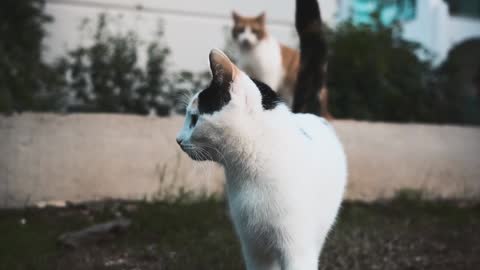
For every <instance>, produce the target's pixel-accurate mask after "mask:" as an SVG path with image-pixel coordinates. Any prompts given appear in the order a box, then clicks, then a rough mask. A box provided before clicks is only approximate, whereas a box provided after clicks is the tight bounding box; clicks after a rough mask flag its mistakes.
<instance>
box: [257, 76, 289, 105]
mask: <svg viewBox="0 0 480 270" xmlns="http://www.w3.org/2000/svg"><path fill="white" fill-rule="evenodd" d="M252 81H253V82H254V83H255V84H256V85H257V87H258V90H260V94H262V106H263V108H264V109H265V110H273V109H274V108H275V107H277V104H279V103H282V102H283V101H282V99H281V98H280V96H279V95H278V94H277V93H276V92H275V91H273V90H272V88H270V86H268V85H267V84H265V83H263V82H261V81H257V80H255V79H252Z"/></svg>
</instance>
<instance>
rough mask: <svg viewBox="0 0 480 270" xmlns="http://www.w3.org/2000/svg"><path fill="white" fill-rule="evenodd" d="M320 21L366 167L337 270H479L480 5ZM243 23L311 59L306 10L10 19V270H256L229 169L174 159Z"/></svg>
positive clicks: (9, 10)
mask: <svg viewBox="0 0 480 270" xmlns="http://www.w3.org/2000/svg"><path fill="white" fill-rule="evenodd" d="M319 4H320V8H321V14H322V19H323V21H324V33H325V37H326V40H327V43H328V59H327V62H328V78H327V86H328V89H329V109H330V112H331V113H332V115H333V117H334V120H332V123H333V125H334V127H335V129H336V131H337V133H338V136H339V137H340V139H341V140H342V142H343V144H344V146H345V150H346V152H347V156H348V163H349V184H348V187H347V191H346V202H345V205H344V207H343V209H342V212H341V214H340V218H339V222H338V225H337V226H336V229H334V231H333V232H332V237H331V239H330V240H329V242H328V243H327V247H326V251H325V254H324V255H322V259H321V261H323V262H324V263H323V264H322V269H472V270H473V269H477V268H478V266H480V260H479V259H478V258H477V256H476V254H478V252H480V250H479V248H480V238H479V237H478V234H475V233H474V232H476V230H477V229H478V226H479V225H480V208H479V204H478V200H479V199H480V169H479V168H480V154H479V153H480V128H479V126H478V125H479V124H480V1H478V0H384V1H380V0H336V1H328V0H319ZM234 10H235V11H237V12H238V13H239V14H241V15H244V16H256V15H258V14H260V13H261V12H263V11H265V12H266V20H267V27H268V32H269V33H270V34H271V35H273V36H274V37H275V38H276V39H278V40H279V41H280V42H281V43H283V44H286V45H288V46H290V47H292V48H298V42H299V41H298V36H297V33H296V31H295V27H294V20H295V18H294V14H295V1H293V0H289V1H287V0H282V1H277V0H265V1H253V0H241V1H240V0H230V1H222V0H204V1H187V0H176V1H166V0H155V1H154V0H135V1H127V0H22V1H18V0H2V1H1V3H0V113H1V115H0V230H2V231H3V233H2V234H3V235H4V236H1V237H0V242H1V243H3V244H0V269H65V268H66V267H68V268H70V269H243V265H242V261H241V258H240V251H239V249H238V245H237V242H236V240H235V237H234V234H233V232H232V231H231V226H230V223H229V219H228V214H227V213H225V210H224V208H225V207H224V205H223V200H222V196H223V181H224V178H223V171H222V169H221V168H220V167H218V166H217V165H215V164H209V163H194V162H192V161H191V160H190V159H189V158H188V157H187V156H186V155H185V154H184V153H182V152H181V151H180V149H179V148H178V147H177V145H176V143H175V141H174V139H175V135H176V132H177V131H178V130H179V129H180V127H181V125H182V121H183V116H182V114H183V112H184V110H185V99H186V97H188V96H189V95H191V94H192V93H194V92H196V91H198V90H201V89H203V88H202V87H205V86H206V85H207V84H208V83H209V80H210V74H209V71H208V60H207V55H208V52H209V51H210V49H211V48H221V49H223V50H224V51H225V52H227V54H233V53H234V52H233V51H232V38H231V30H232V26H233V20H232V17H231V14H232V11H234ZM119 219H120V221H121V222H120V223H118V224H117V223H115V222H117V221H118V220H119ZM110 220H114V221H113V222H114V223H113V225H112V224H107V226H106V227H105V226H104V227H102V228H103V229H105V228H107V236H105V235H104V234H103V232H101V233H99V235H100V237H99V238H100V240H99V239H97V238H98V237H97V236H95V237H90V235H88V236H87V240H85V239H84V238H83V236H81V237H79V239H80V240H78V239H77V238H75V237H76V236H75V237H74V238H75V239H74V240H72V238H71V235H67V236H65V233H68V232H70V231H76V230H80V229H82V228H85V227H88V226H95V225H98V224H99V223H100V224H103V225H105V224H104V223H103V222H106V221H110ZM110 225H111V226H110ZM112 228H113V229H112ZM127 228H128V229H127ZM110 229H112V230H110ZM125 230H126V231H127V232H126V234H125V233H124V234H120V236H119V235H118V231H120V232H124V231H125ZM100 231H102V229H100ZM475 235H477V236H475ZM2 238H3V239H2ZM65 239H67V240H65ZM92 239H93V240H92ZM72 241H73V242H72ZM19 258H25V259H24V260H19Z"/></svg>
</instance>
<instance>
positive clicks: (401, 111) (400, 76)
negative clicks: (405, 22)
mask: <svg viewBox="0 0 480 270" xmlns="http://www.w3.org/2000/svg"><path fill="white" fill-rule="evenodd" d="M417 49H419V48H418V46H417V45H416V44H413V43H410V42H406V41H403V40H401V39H399V38H396V35H395V29H392V28H386V27H382V26H381V25H380V24H379V25H378V26H376V27H370V26H355V25H353V24H351V23H344V24H342V25H340V26H339V27H338V29H337V30H336V32H335V33H334V34H333V36H331V39H330V50H331V52H332V53H331V56H330V58H329V66H328V68H329V70H328V72H329V81H328V85H329V88H330V89H331V91H330V96H329V98H330V103H331V104H332V105H331V106H330V108H331V110H332V113H333V115H335V116H336V117H338V118H354V119H361V120H377V121H394V122H405V121H428V120H429V113H430V111H429V108H428V106H426V105H425V104H424V95H425V94H426V93H427V92H428V79H429V76H430V65H429V63H428V62H423V61H421V60H419V59H418V57H417V56H416V54H415V50H417Z"/></svg>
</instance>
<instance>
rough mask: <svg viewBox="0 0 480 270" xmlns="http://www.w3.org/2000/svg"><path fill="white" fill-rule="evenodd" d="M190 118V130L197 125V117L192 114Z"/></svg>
mask: <svg viewBox="0 0 480 270" xmlns="http://www.w3.org/2000/svg"><path fill="white" fill-rule="evenodd" d="M190 117H191V120H190V128H193V127H194V126H195V125H196V124H197V121H198V115H196V114H192V115H191V116H190Z"/></svg>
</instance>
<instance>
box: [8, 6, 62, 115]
mask: <svg viewBox="0 0 480 270" xmlns="http://www.w3.org/2000/svg"><path fill="white" fill-rule="evenodd" d="M44 6H45V0H22V1H17V0H3V1H1V2H0V112H2V113H12V112H21V111H26V110H30V111H45V110H47V111H48V110H58V109H59V108H60V107H61V104H62V102H63V99H62V97H63V96H62V95H61V92H62V85H63V80H62V78H61V77H59V76H58V75H57V74H58V73H59V71H58V66H56V65H47V64H45V63H44V62H43V61H42V49H43V48H42V41H43V38H44V37H45V30H44V28H43V26H44V24H45V23H48V22H50V21H51V18H50V17H49V16H47V15H45V14H44Z"/></svg>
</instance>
